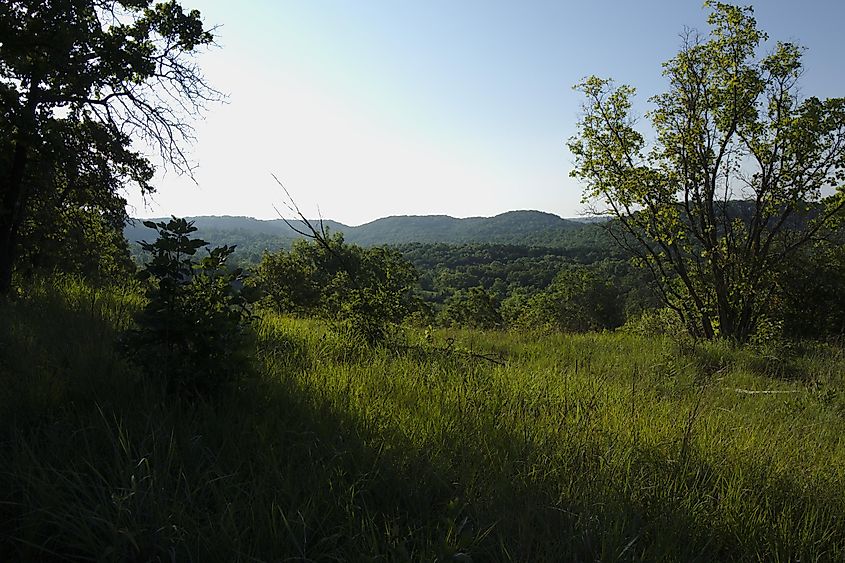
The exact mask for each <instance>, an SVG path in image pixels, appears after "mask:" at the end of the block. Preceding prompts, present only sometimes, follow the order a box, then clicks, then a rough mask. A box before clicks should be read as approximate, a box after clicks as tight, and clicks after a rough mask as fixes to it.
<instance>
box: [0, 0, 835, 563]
mask: <svg viewBox="0 0 845 563" xmlns="http://www.w3.org/2000/svg"><path fill="white" fill-rule="evenodd" d="M705 8H706V9H707V10H708V12H709V19H708V22H709V25H710V31H709V33H708V34H704V35H700V36H699V35H695V36H693V35H690V34H687V35H684V36H683V42H682V45H681V48H680V51H679V52H678V53H677V55H676V56H675V57H673V58H672V59H670V60H669V61H667V62H666V63H665V64H664V66H663V69H664V74H665V76H666V77H667V79H668V80H667V91H666V92H664V93H663V94H660V95H658V96H655V97H654V98H652V100H651V103H653V104H654V110H653V111H651V112H650V113H649V114H648V115H647V118H648V119H649V120H650V121H651V123H650V126H651V128H652V132H653V134H654V139H653V140H649V141H648V142H647V141H646V137H645V134H644V133H642V132H641V131H640V130H638V129H637V128H636V125H637V119H636V116H634V115H633V110H632V108H633V97H634V94H635V91H634V89H633V88H632V87H629V86H625V85H617V84H615V83H614V82H613V81H611V80H609V79H604V78H598V77H589V78H586V79H584V80H583V81H582V82H581V83H579V84H578V85H576V89H577V91H578V92H579V93H580V95H581V96H583V107H582V110H583V111H582V113H581V114H580V117H579V120H578V122H577V126H576V134H575V135H574V136H573V137H572V138H571V139H570V140H569V149H570V151H571V153H572V155H574V157H575V160H574V163H573V170H572V176H573V177H575V178H576V179H578V181H579V182H580V183H581V185H582V187H583V189H584V196H585V200H590V201H591V202H592V204H593V206H594V208H595V209H596V210H597V212H596V215H595V216H594V217H592V218H590V219H582V220H572V219H563V218H561V217H558V216H556V215H553V214H550V213H544V212H539V211H513V212H509V213H504V214H502V215H497V216H495V217H489V218H485V217H473V218H467V219H455V218H452V217H448V216H396V217H387V218H383V219H379V220H376V221H373V222H371V223H367V224H365V225H361V226H357V227H349V226H346V225H343V224H341V223H339V222H336V221H330V220H325V221H322V220H317V221H314V220H308V219H307V218H306V217H305V215H303V213H302V212H301V211H300V210H299V208H298V207H297V204H296V202H295V201H293V200H292V199H290V197H289V196H288V199H287V200H286V201H284V202H283V205H284V206H285V209H287V210H288V211H289V212H290V213H289V214H288V216H289V217H288V218H285V219H281V218H280V219H278V220H273V221H259V220H256V219H251V218H245V217H188V218H180V217H169V218H157V219H146V220H139V219H131V218H130V217H129V216H128V215H127V211H126V200H125V199H124V195H123V194H124V193H125V190H127V189H134V190H139V191H141V192H142V193H146V194H150V193H152V192H154V191H155V186H154V185H153V179H154V178H155V171H156V166H157V164H156V163H155V162H154V160H153V159H152V158H151V157H150V156H149V155H147V154H146V153H145V152H143V151H141V150H140V149H139V148H138V147H139V143H140V142H143V143H146V144H147V145H150V146H152V147H154V148H155V151H154V152H155V153H156V154H158V156H160V157H161V158H162V163H160V164H158V166H167V167H169V168H170V169H175V170H176V171H179V172H182V173H185V174H189V175H190V174H191V171H192V164H191V163H190V162H189V161H188V159H187V158H186V153H185V149H184V147H185V146H186V144H187V143H189V142H190V141H191V139H192V136H193V135H194V131H193V129H192V128H191V123H192V122H193V121H195V120H196V119H197V118H201V117H202V116H204V115H206V112H208V111H210V108H211V107H213V106H214V105H215V104H217V102H219V101H221V100H222V99H223V96H222V94H221V93H220V92H218V91H216V90H215V89H214V88H213V87H212V86H211V85H209V84H208V83H207V82H206V81H205V78H204V77H203V75H202V73H201V69H200V67H199V66H198V64H197V63H196V59H195V55H196V54H197V53H198V52H200V51H201V50H203V49H204V48H206V47H209V46H211V45H213V44H214V41H215V36H214V28H211V27H209V25H208V24H207V23H206V22H204V21H203V19H202V18H201V15H200V13H199V12H198V11H196V10H190V11H188V10H186V9H183V7H182V6H181V5H180V4H179V3H178V2H176V1H168V2H162V3H153V2H151V1H149V0H132V1H129V0H116V1H114V2H101V1H99V0H56V1H54V2H47V3H44V2H40V1H39V2H36V1H31V0H11V1H9V2H4V3H2V4H0V38H2V39H0V131H2V133H3V134H2V135H0V560H3V561H7V560H8V561H91V560H95V561H165V560H167V561H288V560H290V561H317V560H319V561H376V560H384V561H462V562H471V561H526V562H527V561H561V560H563V561H750V560H751V561H754V560H756V561H841V560H843V559H845V525H843V522H842V514H845V442H843V440H842V435H843V432H845V394H843V392H842V389H843V383H845V381H843V377H845V343H843V335H845V186H843V184H842V181H843V174H845V98H833V99H824V100H822V99H818V98H814V97H805V96H803V95H802V94H801V93H800V90H799V81H798V79H799V78H800V76H801V71H802V68H803V67H802V60H801V56H802V52H803V51H802V49H801V48H800V47H799V46H797V45H794V44H792V43H777V44H771V45H770V44H768V43H765V42H766V40H767V36H766V35H765V33H764V32H762V31H761V30H760V29H759V28H758V27H757V22H756V20H755V19H754V17H753V10H752V9H751V8H741V7H735V6H731V5H727V4H722V3H714V2H707V3H706V4H705ZM764 46H765V47H766V49H763V47H764ZM283 191H284V192H285V194H287V190H286V189H285V190H283Z"/></svg>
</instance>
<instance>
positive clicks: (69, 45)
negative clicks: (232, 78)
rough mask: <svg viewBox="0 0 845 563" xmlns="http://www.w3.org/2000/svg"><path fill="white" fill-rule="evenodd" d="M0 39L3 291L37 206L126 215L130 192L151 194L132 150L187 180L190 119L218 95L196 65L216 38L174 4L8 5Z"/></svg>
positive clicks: (64, 1)
mask: <svg viewBox="0 0 845 563" xmlns="http://www.w3.org/2000/svg"><path fill="white" fill-rule="evenodd" d="M0 37H2V38H3V39H2V41H0V295H2V294H4V293H7V292H8V291H9V290H10V288H11V283H12V282H11V280H12V272H13V269H14V267H15V263H16V260H17V258H18V256H20V254H21V244H22V243H23V241H22V240H21V235H22V230H23V229H25V227H24V225H25V223H26V221H27V219H28V217H30V216H31V215H32V214H33V213H35V208H36V207H38V205H39V204H40V205H41V206H42V207H43V206H45V205H49V206H54V209H55V210H56V211H57V212H58V210H60V209H62V208H63V206H65V205H68V204H69V203H70V202H74V201H80V200H92V199H96V200H98V201H99V202H100V203H101V204H102V205H106V206H107V209H106V212H107V213H109V214H111V215H112V216H121V214H122V213H125V212H124V211H123V209H124V206H125V201H124V200H123V199H122V198H121V197H119V196H117V194H118V193H119V192H118V190H119V189H120V188H121V187H123V186H124V185H125V184H134V185H135V186H137V187H139V188H140V189H141V190H142V192H144V193H150V192H152V191H153V190H152V187H151V186H150V183H149V182H150V180H151V178H152V176H153V171H154V168H153V165H152V164H151V162H150V160H149V159H148V158H147V157H146V156H144V155H143V154H142V153H141V152H139V151H138V150H136V147H135V146H133V143H134V142H140V143H143V144H146V145H147V146H150V147H152V148H153V149H154V150H158V151H159V152H160V154H161V156H162V158H163V160H164V161H165V162H166V163H170V164H171V165H172V166H174V167H175V169H176V170H178V171H180V172H189V171H190V163H189V162H188V160H187V158H186V155H185V154H184V152H183V148H182V147H183V146H184V143H185V142H187V141H190V139H191V128H190V126H189V125H188V124H187V119H188V117H190V116H192V115H196V114H198V113H199V112H200V111H201V109H202V108H203V106H204V104H205V103H206V102H208V101H210V100H213V99H216V98H217V96H218V95H217V93H216V92H215V91H214V90H212V89H210V88H209V87H208V86H207V85H206V83H205V82H204V80H203V78H202V76H201V75H200V73H199V71H198V69H197V67H196V66H195V64H194V63H193V61H192V59H191V57H190V56H191V54H192V53H193V52H194V51H195V49H197V48H198V47H201V46H204V45H208V44H210V43H211V42H212V40H213V37H212V34H211V33H210V32H209V31H208V30H207V29H205V28H204V27H203V24H202V21H201V20H200V14H199V12H198V11H196V10H194V11H191V12H188V13H186V12H185V11H183V9H182V8H181V6H180V5H179V4H178V3H177V2H176V1H175V0H167V1H164V2H161V3H156V4H153V3H152V2H151V1H150V0H52V1H50V2H44V1H42V0H6V1H4V2H2V3H0ZM81 191H82V192H86V193H87V194H90V195H88V196H86V197H82V198H79V197H76V196H75V195H74V194H78V193H79V192H81ZM44 211H45V210H44V209H41V210H40V211H39V212H42V213H43V212H44ZM48 211H49V210H48ZM123 217H124V218H125V216H123ZM35 240H37V237H36V239H35ZM26 242H27V243H30V244H31V243H32V242H33V239H31V238H27V239H26ZM26 250H27V251H30V249H26Z"/></svg>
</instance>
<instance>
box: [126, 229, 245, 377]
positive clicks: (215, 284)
mask: <svg viewBox="0 0 845 563" xmlns="http://www.w3.org/2000/svg"><path fill="white" fill-rule="evenodd" d="M144 225H145V226H147V227H150V228H152V229H156V231H157V232H158V240H156V241H155V242H153V243H148V242H142V243H141V247H142V248H143V250H144V251H145V252H147V253H149V254H150V260H149V261H148V262H147V264H146V265H145V266H144V269H143V270H142V271H141V272H140V277H141V278H142V279H145V280H148V281H149V287H148V289H147V292H146V295H147V299H148V302H147V304H146V306H145V307H144V309H143V310H142V311H141V312H140V313H139V314H138V315H137V316H136V319H135V321H136V325H137V326H136V328H135V329H133V330H132V331H131V332H130V333H129V335H128V339H127V342H128V344H129V348H130V350H131V351H132V352H133V356H134V357H135V359H136V360H137V361H138V363H139V364H140V365H141V366H142V367H144V368H145V370H146V372H147V373H148V374H149V375H151V376H153V377H160V378H162V379H163V381H164V382H165V384H166V386H167V388H168V389H170V390H176V391H179V392H188V393H191V394H192V393H202V392H206V391H210V390H212V389H214V388H216V387H219V386H220V385H221V384H223V383H226V382H228V381H231V380H232V379H234V377H235V376H236V375H237V374H238V373H239V372H240V371H241V370H242V369H243V364H244V360H245V358H244V356H243V355H242V351H243V348H244V343H245V341H244V339H245V336H246V329H247V326H248V323H247V321H248V320H249V318H250V305H251V304H252V303H253V302H254V301H255V297H256V295H255V294H256V291H255V290H254V289H252V288H245V287H244V285H243V280H244V279H245V277H246V276H245V275H244V273H243V271H242V270H241V269H240V268H237V269H229V268H227V267H226V260H227V258H229V256H231V254H232V253H233V252H234V251H235V247H234V246H222V247H217V248H213V249H211V250H208V251H207V252H208V254H207V256H204V257H203V258H202V259H200V260H195V258H194V256H195V254H196V253H197V251H198V250H199V249H200V248H203V247H205V246H207V245H208V243H207V242H205V241H203V240H200V239H192V238H190V234H191V233H192V232H194V231H196V228H195V227H194V226H193V222H192V221H187V220H185V219H178V218H176V217H173V218H172V219H171V220H170V221H169V222H167V223H164V222H161V223H154V222H151V221H145V222H144Z"/></svg>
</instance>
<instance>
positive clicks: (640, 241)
mask: <svg viewBox="0 0 845 563" xmlns="http://www.w3.org/2000/svg"><path fill="white" fill-rule="evenodd" d="M706 5H707V6H708V7H709V8H710V9H711V14H710V18H709V23H710V25H711V28H712V29H711V33H710V35H709V36H706V37H701V36H699V35H698V34H696V33H694V32H690V33H688V34H686V35H685V38H684V44H683V46H682V49H681V51H680V52H679V53H678V55H676V56H675V57H674V58H673V59H671V60H670V61H668V62H667V63H666V64H665V65H664V75H665V76H666V77H667V79H668V81H669V84H670V88H669V90H668V91H667V92H666V93H664V94H660V95H658V96H655V97H654V98H652V100H651V101H652V102H653V103H654V105H655V109H654V110H653V111H652V112H650V114H649V117H650V119H651V124H652V127H653V129H654V131H655V132H656V139H655V142H654V143H653V144H652V146H651V147H650V148H649V146H647V143H646V140H645V138H644V136H643V135H642V134H641V133H640V132H639V131H637V129H636V128H635V125H636V123H635V119H634V117H633V116H632V112H631V108H632V101H631V100H632V96H633V94H634V89H633V88H631V87H629V86H620V87H616V86H615V85H614V84H613V83H612V82H611V81H610V80H605V79H600V78H596V77H591V78H588V79H586V80H585V81H584V82H582V83H581V84H579V85H578V86H576V88H577V89H579V90H580V91H581V92H583V94H584V95H585V97H586V102H585V103H584V115H583V117H582V119H581V121H580V122H579V124H578V134H577V135H576V137H574V138H573V139H572V140H571V141H570V143H569V147H570V150H571V151H572V153H573V154H574V155H575V159H576V166H575V169H574V170H573V172H572V175H573V176H574V177H576V178H579V179H581V180H582V181H583V182H584V183H585V188H584V197H585V199H586V200H589V201H595V202H597V203H598V204H599V205H603V206H604V209H603V210H602V211H603V212H606V213H612V214H613V215H614V216H615V217H616V218H617V219H618V221H616V222H614V223H612V224H611V225H612V226H613V227H615V228H616V233H615V236H616V238H617V240H618V241H619V242H621V243H622V244H623V245H625V246H627V247H628V248H630V249H631V250H632V251H633V252H635V253H636V255H637V256H638V257H639V260H640V261H641V262H642V263H643V264H644V265H646V266H648V268H649V269H650V270H651V272H652V274H653V276H654V279H655V282H656V285H657V287H658V288H659V289H660V291H661V292H662V295H663V299H664V301H665V303H666V305H667V306H669V307H671V308H672V309H674V310H675V311H676V312H677V313H678V314H679V316H680V317H681V318H682V319H683V321H684V324H685V325H687V326H689V327H691V328H692V329H693V330H694V332H696V333H697V334H700V335H701V336H705V337H708V338H712V337H715V336H724V337H728V338H732V339H735V340H737V341H741V342H742V341H745V340H746V339H747V338H748V337H749V336H750V335H751V334H752V333H753V332H754V329H755V326H756V325H757V322H758V320H759V319H760V318H761V316H763V315H764V314H765V313H766V307H767V304H768V303H769V301H770V300H771V299H773V298H774V297H776V293H777V283H776V276H775V275H774V274H775V273H776V272H777V270H778V269H779V267H780V266H781V264H782V263H783V262H784V260H785V259H786V258H787V257H789V255H790V254H792V253H793V252H795V251H796V250H797V249H799V248H801V247H802V246H804V245H806V244H807V243H809V242H811V241H812V240H813V238H814V236H815V235H816V234H817V233H818V232H819V231H820V229H823V228H824V227H825V225H826V224H827V223H829V222H830V221H831V219H832V217H833V216H835V215H836V214H837V213H839V212H840V211H841V209H842V208H843V205H845V193H842V192H840V193H839V194H838V195H837V196H836V197H834V198H831V199H830V200H829V201H828V202H826V204H825V205H823V206H819V205H817V206H812V205H811V202H814V201H817V200H818V199H819V197H820V195H821V193H822V190H823V189H825V188H829V187H836V186H837V185H839V184H840V183H841V182H842V180H843V177H844V176H843V174H844V173H845V98H835V99H827V100H819V99H818V98H813V97H810V98H806V99H802V97H801V96H800V95H799V83H798V78H799V76H800V74H801V70H802V63H801V49H800V48H799V47H798V46H797V45H794V44H791V43H778V44H777V45H776V47H775V48H774V50H773V51H772V52H771V53H770V54H768V55H766V56H764V57H762V58H758V57H757V56H756V53H757V51H758V49H759V47H760V44H761V43H762V42H763V41H764V40H765V39H766V35H765V33H763V32H762V31H760V30H759V29H758V28H757V24H756V21H755V20H754V18H753V16H752V10H751V8H738V7H734V6H730V5H726V4H721V3H714V2H708V3H707V4H706ZM737 199H739V200H740V201H736V200H737Z"/></svg>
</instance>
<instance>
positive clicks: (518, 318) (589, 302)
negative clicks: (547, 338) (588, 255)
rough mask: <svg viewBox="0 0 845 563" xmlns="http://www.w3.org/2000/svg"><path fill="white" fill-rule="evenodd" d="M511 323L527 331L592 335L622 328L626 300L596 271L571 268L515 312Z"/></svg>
mask: <svg viewBox="0 0 845 563" xmlns="http://www.w3.org/2000/svg"><path fill="white" fill-rule="evenodd" d="M510 315H511V318H512V320H511V322H512V323H513V324H514V325H515V326H519V327H523V328H531V329H538V328H548V329H554V330H562V331H565V332H588V331H594V330H602V329H613V328H616V327H618V326H621V325H622V323H623V321H624V317H623V310H622V298H621V295H620V294H619V292H618V291H617V290H615V289H614V288H613V286H612V285H611V282H610V281H608V279H607V278H605V277H603V276H601V277H600V276H599V275H598V271H597V270H596V269H591V268H588V267H586V266H569V267H567V268H564V269H563V270H561V272H560V273H559V274H558V275H557V276H556V277H555V280H554V282H552V284H550V285H549V286H548V287H547V288H545V289H544V290H543V291H541V292H539V293H536V294H535V295H533V296H531V297H529V298H528V299H527V300H525V301H524V302H523V303H522V304H521V307H519V310H518V311H512V312H511V313H510Z"/></svg>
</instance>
